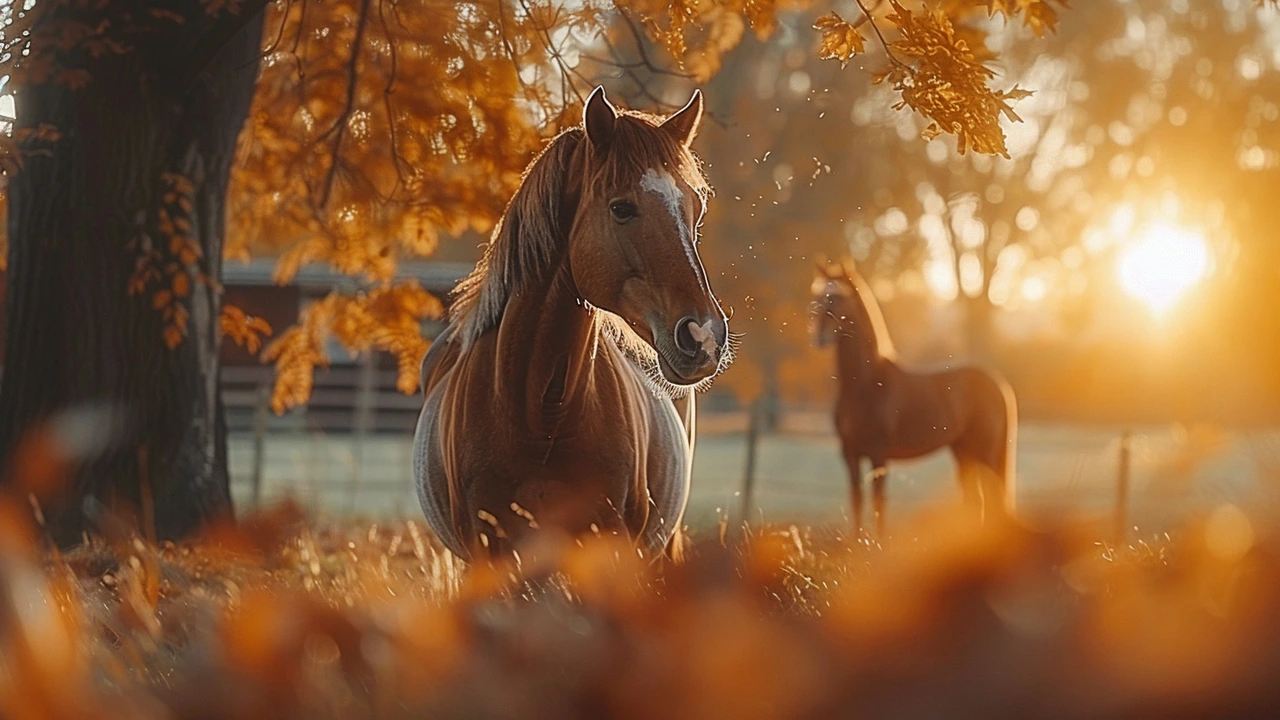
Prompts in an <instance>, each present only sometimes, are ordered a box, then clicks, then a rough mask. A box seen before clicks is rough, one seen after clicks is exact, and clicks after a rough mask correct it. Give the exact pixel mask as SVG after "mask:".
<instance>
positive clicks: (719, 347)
mask: <svg viewBox="0 0 1280 720" xmlns="http://www.w3.org/2000/svg"><path fill="white" fill-rule="evenodd" d="M728 337H729V325H728V322H727V321H726V320H725V318H723V317H711V318H705V319H699V318H694V317H688V316H686V317H683V318H681V319H680V321H679V322H677V323H676V325H675V329H674V331H673V332H672V333H671V342H670V343H669V349H668V348H667V347H664V346H668V343H659V347H658V348H657V350H658V356H659V358H660V359H661V360H662V362H661V363H660V365H661V368H662V373H663V375H665V376H666V377H667V380H669V381H671V382H674V383H678V384H681V385H692V384H694V383H697V382H701V381H702V380H705V379H706V378H708V377H710V376H711V375H714V374H715V372H716V370H717V369H718V367H719V365H720V356H721V354H722V353H723V352H724V348H725V344H726V342H727V341H728Z"/></svg>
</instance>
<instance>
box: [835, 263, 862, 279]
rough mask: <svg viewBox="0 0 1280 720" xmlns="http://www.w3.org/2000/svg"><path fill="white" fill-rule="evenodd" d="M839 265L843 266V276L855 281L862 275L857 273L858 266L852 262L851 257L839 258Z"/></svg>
mask: <svg viewBox="0 0 1280 720" xmlns="http://www.w3.org/2000/svg"><path fill="white" fill-rule="evenodd" d="M840 267H842V268H844V274H845V276H846V277H848V278H849V279H850V280H852V281H854V282H855V283H856V282H858V281H859V280H861V279H862V275H861V274H859V273H858V266H857V264H855V263H854V262H853V259H852V258H845V259H844V260H841V261H840Z"/></svg>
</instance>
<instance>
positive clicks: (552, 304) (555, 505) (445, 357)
mask: <svg viewBox="0 0 1280 720" xmlns="http://www.w3.org/2000/svg"><path fill="white" fill-rule="evenodd" d="M701 117H702V96H701V94H700V93H698V92H695V93H694V95H693V98H692V99H691V100H690V101H689V104H688V105H687V106H685V108H684V109H682V110H681V111H679V112H677V113H675V114H674V115H672V116H671V117H669V118H666V119H665V120H662V119H659V118H654V117H651V116H648V115H643V114H640V113H634V112H629V111H618V110H615V109H614V107H613V106H612V105H610V104H609V102H608V100H607V99H606V98H605V95H604V91H603V89H602V88H597V89H596V91H595V92H594V93H592V95H591V97H590V99H589V100H588V101H587V105H586V108H585V110H584V114H583V126H582V128H580V129H579V128H575V129H572V130H569V131H566V132H564V133H562V134H561V135H559V136H558V137H556V138H555V139H554V140H552V141H551V143H550V144H549V145H548V147H547V148H546V149H545V150H544V151H543V152H542V154H541V155H540V156H539V157H538V158H537V159H536V160H534V162H533V164H532V165H531V166H530V167H529V169H528V170H527V172H526V174H525V177H524V179H523V182H522V184H521V186H520V188H519V190H517V191H516V194H515V196H514V197H513V198H512V200H511V203H510V205H508V207H507V209H506V212H505V213H504V215H503V217H502V221H501V224H500V225H499V226H498V228H497V229H496V230H495V231H494V234H493V238H492V239H491V241H490V242H489V244H488V246H487V248H486V249H485V252H484V257H483V258H482V259H481V260H480V262H479V264H478V265H477V266H476V269H475V271H474V272H473V273H472V274H471V275H470V276H469V277H467V278H466V279H465V280H463V281H462V283H461V284H460V285H459V288H458V290H457V291H456V292H457V301H456V303H455V305H454V307H453V310H452V314H451V316H450V325H449V327H448V328H447V329H446V330H445V332H444V333H443V334H442V335H441V337H440V338H439V339H437V340H436V342H435V343H434V344H433V345H432V347H431V350H430V351H429V352H428V353H427V356H426V358H425V359H424V360H423V366H422V386H423V390H424V393H425V395H426V398H425V402H424V404H423V408H422V413H421V415H420V416H419V419H418V428H417V434H416V437H415V444H416V451H415V456H414V472H415V475H416V477H417V481H418V494H419V498H420V500H421V502H422V508H423V511H424V512H425V514H426V516H427V521H428V522H429V524H430V525H431V527H432V529H433V530H434V531H435V532H436V534H437V535H438V536H439V537H440V539H441V540H442V541H443V542H444V544H445V545H446V546H447V547H448V548H449V549H450V550H451V551H453V552H454V553H455V554H457V555H459V556H461V557H462V558H465V559H474V558H476V557H478V556H481V557H482V556H485V555H495V554H509V553H511V552H512V551H518V549H519V547H520V546H521V541H522V540H523V539H524V538H526V537H528V536H530V535H531V534H532V533H533V531H535V530H537V531H540V532H548V533H556V534H559V535H561V536H562V537H576V536H581V535H584V534H590V533H604V534H617V535H623V536H626V537H628V538H630V539H632V540H634V541H635V542H637V543H638V544H639V546H640V547H642V548H644V549H645V550H647V551H649V552H661V551H663V550H664V549H667V548H668V546H669V544H670V543H672V541H673V538H675V537H676V536H677V531H678V529H679V527H680V522H681V518H682V515H683V513H684V509H685V504H686V502H687V500H688V497H689V482H690V473H691V470H692V465H693V437H694V398H693V394H692V391H693V390H694V389H696V388H699V387H701V386H703V385H706V384H708V383H710V382H711V380H712V378H713V377H714V376H715V375H716V374H717V373H719V372H720V371H721V370H723V369H724V368H725V367H726V366H727V365H728V363H729V362H730V358H731V355H732V352H731V349H730V345H729V335H728V321H727V318H726V317H725V315H724V312H723V311H722V310H721V308H720V305H719V303H718V302H717V301H716V298H715V296H714V295H713V294H712V291H711V285H710V282H709V280H708V278H707V274H706V272H705V271H704V269H703V267H702V263H701V260H700V259H699V257H698V250H697V232H698V230H697V228H698V224H699V223H700V221H701V219H702V214H703V212H704V210H705V202H706V198H707V194H708V188H707V184H706V179H705V178H704V176H703V174H702V171H701V169H700V167H699V164H698V162H697V160H696V159H695V158H694V156H693V154H692V152H691V151H690V149H689V146H690V143H691V142H692V141H693V138H694V135H695V134H696V132H697V128H698V124H699V122H700V120H701Z"/></svg>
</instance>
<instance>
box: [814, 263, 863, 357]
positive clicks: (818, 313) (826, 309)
mask: <svg viewBox="0 0 1280 720" xmlns="http://www.w3.org/2000/svg"><path fill="white" fill-rule="evenodd" d="M809 292H810V293H811V294H812V295H813V305H812V306H811V307H810V313H809V330H810V332H811V333H812V334H813V344H814V345H817V346H818V347H826V346H827V345H829V344H831V343H832V342H834V341H835V338H836V333H838V332H841V327H842V325H843V323H842V321H843V320H846V319H847V313H848V308H847V306H846V305H847V303H848V302H849V301H850V300H851V299H852V298H853V295H854V288H853V284H852V282H851V281H850V278H849V274H848V272H847V271H846V268H844V267H843V266H841V265H836V264H833V263H831V262H829V261H827V259H826V258H818V259H817V260H816V261H815V265H814V273H813V283H812V284H811V285H810V286H809Z"/></svg>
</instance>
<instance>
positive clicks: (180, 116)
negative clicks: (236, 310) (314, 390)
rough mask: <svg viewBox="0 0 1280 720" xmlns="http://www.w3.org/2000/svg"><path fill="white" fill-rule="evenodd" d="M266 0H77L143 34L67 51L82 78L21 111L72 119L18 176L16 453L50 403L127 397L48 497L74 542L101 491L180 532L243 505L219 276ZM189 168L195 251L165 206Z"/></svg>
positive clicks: (54, 519) (122, 28) (7, 411)
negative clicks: (161, 12) (170, 292)
mask: <svg viewBox="0 0 1280 720" xmlns="http://www.w3.org/2000/svg"><path fill="white" fill-rule="evenodd" d="M264 4H265V3H264V2H260V3H256V4H255V3H251V2H250V3H243V4H242V5H241V7H240V8H239V12H240V13H241V15H240V16H234V15H232V14H231V12H230V11H228V10H225V9H224V10H222V11H220V12H219V14H215V15H211V14H209V13H207V12H206V11H205V9H204V8H203V7H202V5H201V3H200V2H199V1H198V0H183V1H182V2H180V3H174V5H175V6H179V8H178V9H177V10H176V11H177V12H180V13H181V14H182V15H183V17H184V18H185V21H184V22H182V23H181V24H179V23H175V22H173V21H172V20H171V19H167V18H161V17H155V16H153V15H151V14H145V15H143V14H138V13H137V12H136V8H134V6H135V4H134V3H130V2H118V1H117V2H109V3H105V4H96V3H65V5H63V6H61V7H60V8H59V10H58V11H56V12H54V13H53V14H52V15H51V16H49V17H48V18H47V19H46V20H45V21H46V22H53V21H56V20H58V19H67V18H71V19H75V20H79V21H81V22H85V23H87V24H89V25H90V26H93V27H108V28H112V29H113V30H112V31H114V32H119V33H120V34H121V35H120V37H119V38H118V39H121V40H122V41H123V42H124V43H125V45H126V46H127V48H126V49H125V50H124V51H123V52H120V53H116V54H108V55H104V56H101V57H97V58H90V57H89V56H88V54H87V53H86V52H85V51H83V50H77V49H72V50H70V51H68V52H66V53H64V54H62V55H60V56H59V63H60V64H63V65H65V66H67V67H82V68H84V69H86V70H88V71H89V80H88V82H87V84H85V85H84V86H83V87H81V88H78V89H77V88H72V87H69V86H67V85H66V84H65V83H58V82H56V81H51V82H45V83H42V84H32V85H27V86H25V87H19V88H18V89H17V99H16V106H17V127H18V128H19V129H22V128H35V127H39V126H42V125H44V126H51V127H53V128H55V129H56V131H57V132H58V135H59V136H58V137H57V139H55V140H31V141H28V142H27V143H26V146H25V147H24V151H25V153H24V155H25V160H24V163H25V164H24V167H23V169H22V170H21V171H20V172H19V173H17V175H16V176H15V177H14V178H13V179H12V181H11V183H10V185H9V193H10V196H9V197H10V200H9V202H10V213H9V226H8V232H9V269H8V273H9V275H8V279H9V286H8V294H7V299H6V307H5V316H6V320H7V325H6V332H5V342H6V358H5V368H4V376H3V382H2V383H0V454H2V455H3V456H4V457H6V458H7V457H10V456H11V455H12V453H13V450H14V449H15V447H17V446H18V444H19V443H20V442H21V441H22V438H23V436H24V435H25V433H27V432H28V431H29V430H30V429H32V428H33V427H36V426H37V425H38V424H39V423H41V422H42V421H43V420H45V419H47V418H49V417H51V416H53V415H55V414H57V413H60V412H63V411H67V410H74V409H75V408H77V407H80V406H83V405H86V404H92V405H100V404H103V403H109V404H110V405H111V406H112V407H113V409H114V410H116V411H117V412H118V413H119V414H118V415H117V417H118V418H120V419H121V422H120V423H119V424H118V427H116V428H112V429H111V430H112V432H113V433H114V435H115V437H114V441H113V442H112V443H111V444H110V446H109V448H108V450H107V451H106V452H105V453H104V454H102V455H100V456H99V457H97V458H95V459H93V460H92V461H91V462H89V463H88V464H86V465H85V466H83V467H82V468H80V469H79V470H77V471H76V472H75V474H74V475H73V477H70V478H68V482H67V484H66V487H65V488H64V489H63V492H62V493H60V494H59V496H57V497H54V498H47V499H46V500H45V507H44V508H43V510H44V514H45V518H46V524H47V528H48V530H49V532H50V534H51V536H52V537H53V539H54V540H55V541H57V542H58V543H59V544H63V545H66V544H72V543H75V542H77V541H78V540H79V539H80V537H81V536H82V534H83V532H85V531H86V530H91V529H92V523H91V522H90V521H89V519H88V517H87V516H86V514H85V507H86V502H87V501H88V500H89V498H94V499H96V500H98V501H99V502H100V503H101V504H102V505H104V506H106V507H107V508H110V509H112V510H113V511H115V512H117V513H120V514H121V515H123V516H125V517H131V518H132V519H133V520H134V521H136V522H139V523H141V524H142V526H143V527H144V528H145V529H147V530H153V531H154V532H155V534H156V536H157V537H159V538H162V539H163V538H178V537H181V536H183V535H186V534H189V533H190V532H191V531H193V530H195V529H197V528H198V527H200V526H201V525H202V524H203V523H205V522H207V521H208V520H210V519H212V518H215V517H219V516H225V515H228V514H229V513H230V512H231V497H230V492H229V486H228V476H227V463H226V449H225V443H226V437H225V434H226V430H225V424H224V423H223V422H222V418H221V413H222V406H221V402H220V398H219V394H218V384H219V365H218V344H219V341H220V329H219V323H218V320H219V315H220V310H221V297H220V296H221V290H220V288H219V287H218V285H217V283H216V279H217V278H218V277H219V276H220V274H221V265H222V245H223V233H224V229H225V222H224V208H225V199H226V191H227V183H228V178H229V173H230V169H231V163H232V160H233V157H234V153H235V146H236V138H237V136H238V134H239V131H240V129H241V127H242V126H243V124H244V121H245V118H246V116H247V114H248V109H249V104H250V101H251V100H252V97H253V91H254V85H255V83H256V80H257V73H258V61H259V58H260V53H261V49H260V48H261V36H262V24H263V23H262V15H263V13H262V6H263V5H264ZM103 21H106V23H107V24H106V25H102V22H103ZM178 176H180V177H182V178H185V179H186V180H188V181H189V182H190V184H191V185H190V187H191V188H192V190H191V192H190V193H189V194H186V193H180V194H181V195H184V196H185V197H186V200H187V201H188V202H189V203H190V204H189V207H190V211H189V212H188V213H187V214H186V217H187V218H188V219H189V220H190V223H191V230H190V232H189V233H186V234H187V235H188V236H189V237H191V238H192V239H193V240H194V241H195V243H196V244H198V246H199V248H200V257H199V258H197V259H195V260H194V261H190V258H189V257H188V258H186V260H187V261H189V262H187V261H184V258H183V257H182V256H181V254H180V253H178V252H176V251H175V249H174V248H173V247H171V245H170V238H171V236H172V235H171V234H167V233H166V232H165V231H164V230H163V228H164V223H163V222H162V220H161V214H162V212H161V211H162V209H165V208H168V210H167V211H168V212H171V213H180V212H182V211H181V210H178V209H174V208H173V207H171V206H172V205H173V198H174V195H173V191H174V189H175V186H174V178H175V177H178ZM148 249H155V250H156V251H157V255H155V256H153V257H152V258H150V259H144V260H142V262H143V264H144V265H145V264H147V263H154V264H155V266H156V267H157V268H160V269H161V274H160V278H158V279H153V280H152V281H150V282H149V283H148V284H147V285H146V286H145V287H143V288H142V289H141V291H137V288H134V291H131V289H130V281H131V278H133V277H134V276H135V273H136V272H137V269H138V267H139V262H140V258H141V257H143V255H144V252H146V251H147V250H148ZM175 263H176V265H175ZM165 268H167V270H166V269H165ZM176 272H181V273H184V274H187V275H188V277H189V278H190V288H189V291H188V292H187V293H186V294H185V296H183V297H181V298H180V299H178V300H177V302H178V303H180V304H181V305H182V306H183V307H184V308H185V309H186V311H187V312H188V313H189V320H188V322H187V324H186V334H185V337H184V338H183V339H182V341H181V343H180V344H178V345H177V347H174V348H170V347H169V346H168V344H166V342H165V339H164V329H165V327H166V323H167V321H166V319H165V318H164V317H162V314H161V311H160V310H158V309H156V307H155V305H156V303H155V298H156V293H157V292H158V291H160V290H162V289H165V288H170V287H171V283H172V275H170V274H167V273H176ZM202 277H203V278H212V279H213V280H214V282H200V281H198V279H199V278H202ZM177 294H180V293H175V295H177ZM105 431H107V429H105V428H104V432H105ZM18 480H19V481H20V479H18ZM9 481H13V479H12V478H10V480H9ZM146 508H153V510H152V511H151V512H146V511H145V510H144V509H146Z"/></svg>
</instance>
